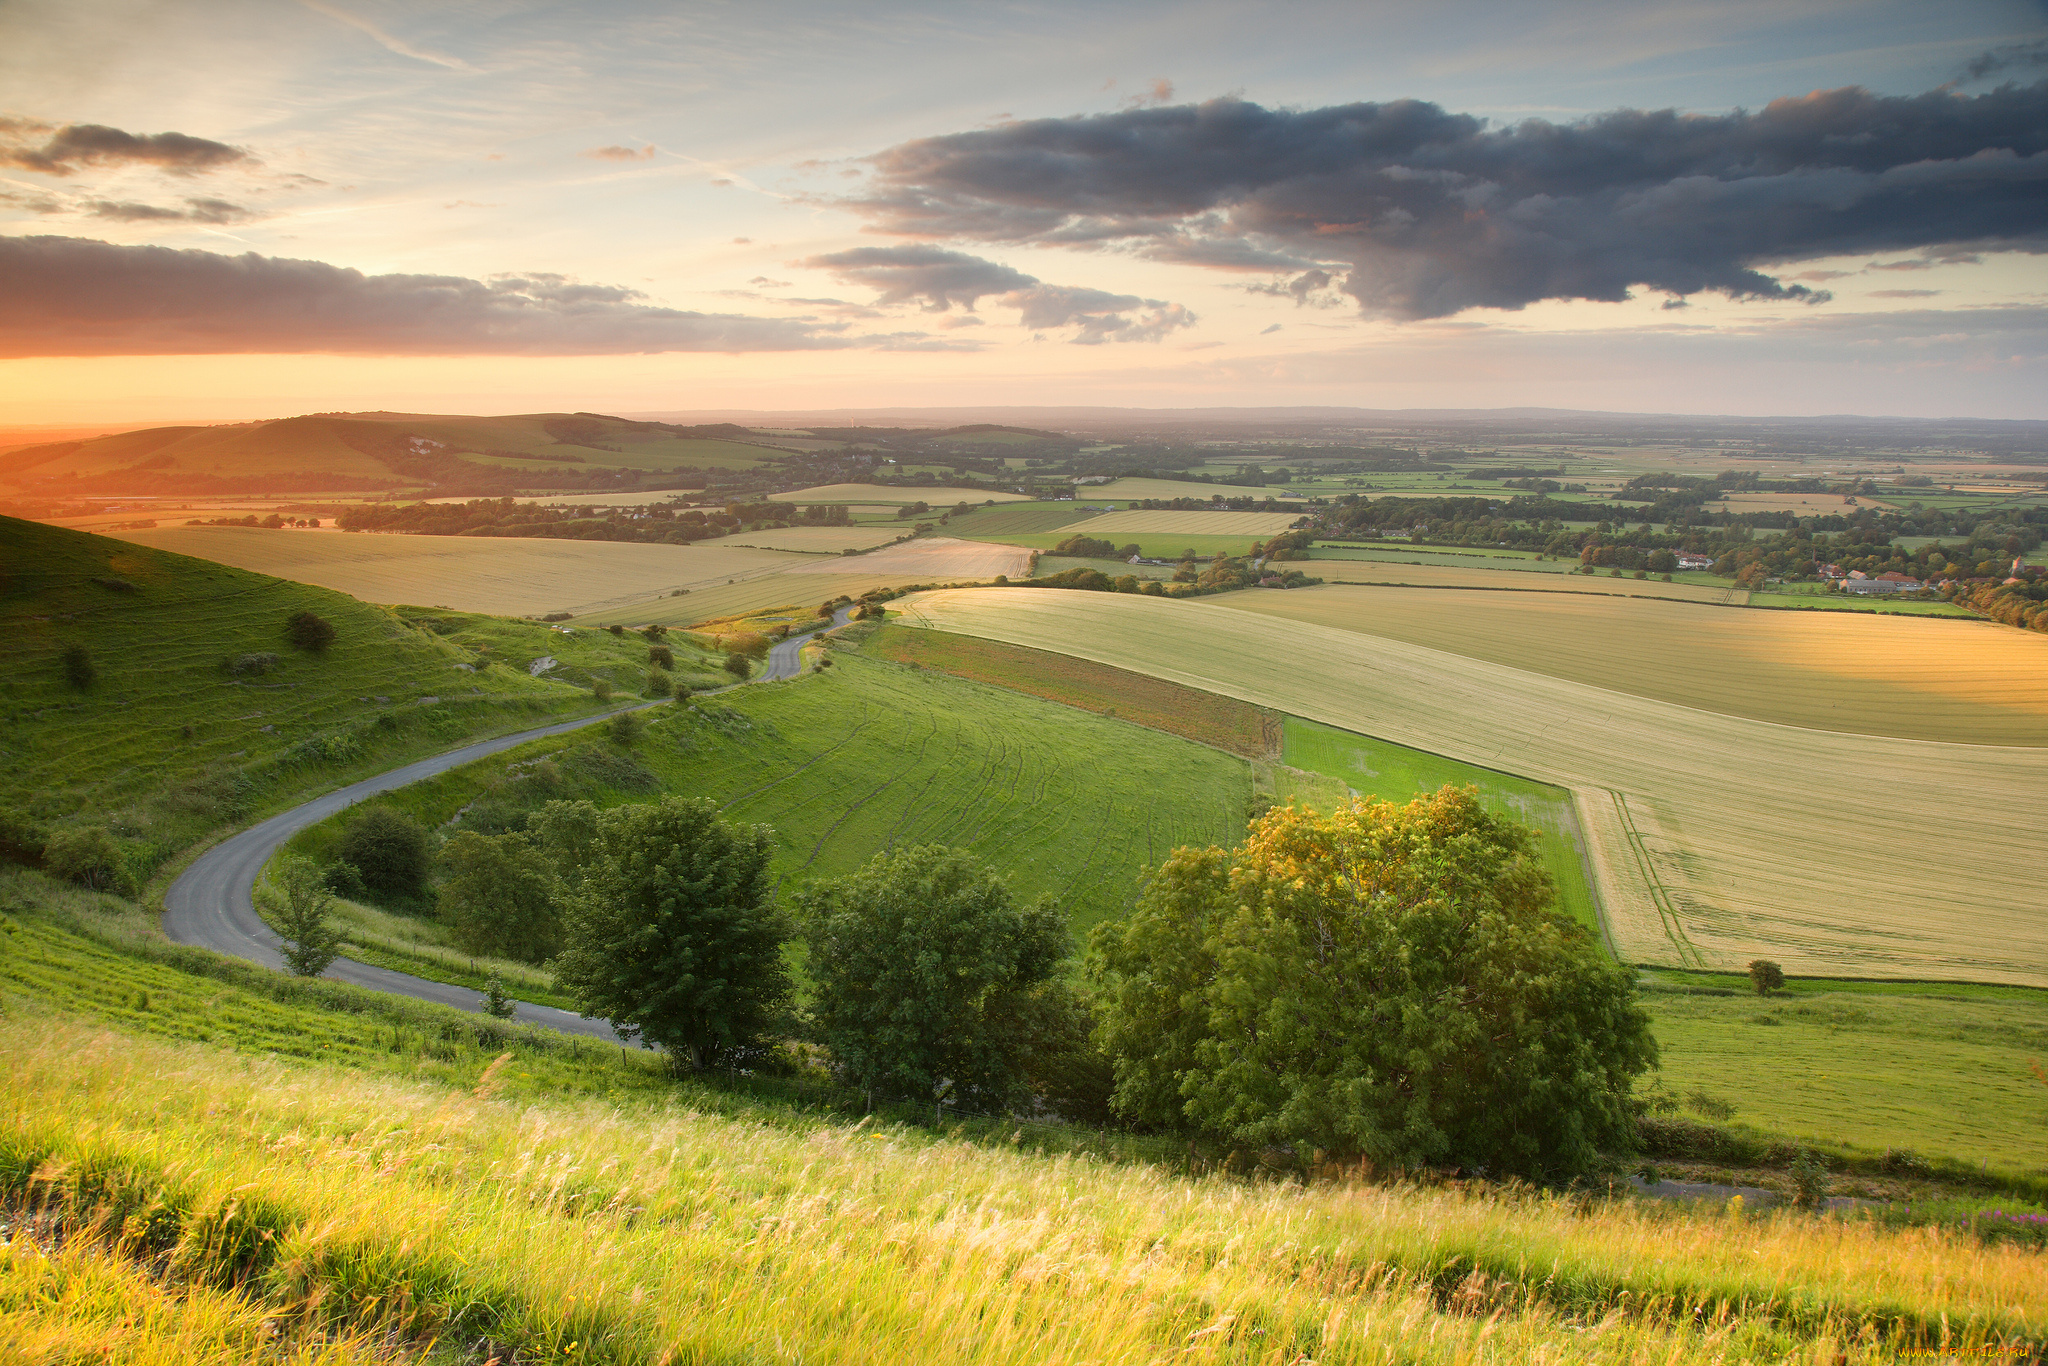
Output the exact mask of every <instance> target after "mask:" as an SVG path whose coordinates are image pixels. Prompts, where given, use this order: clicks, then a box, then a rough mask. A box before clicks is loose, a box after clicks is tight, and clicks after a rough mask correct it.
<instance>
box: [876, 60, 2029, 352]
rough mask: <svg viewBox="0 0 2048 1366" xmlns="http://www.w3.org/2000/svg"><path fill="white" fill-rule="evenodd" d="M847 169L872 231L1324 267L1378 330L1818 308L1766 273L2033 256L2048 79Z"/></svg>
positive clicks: (998, 149)
mask: <svg viewBox="0 0 2048 1366" xmlns="http://www.w3.org/2000/svg"><path fill="white" fill-rule="evenodd" d="M868 160H869V162H870V163H871V164H872V165H873V166H874V168H875V172H876V174H875V177H874V179H873V180H872V181H871V182H870V188H869V189H868V191H867V192H865V193H863V194H858V195H855V196H852V197H848V198H844V199H841V200H839V201H837V202H838V203H840V204H841V205H842V206H844V207H848V208H851V209H854V210H856V211H858V212H861V213H864V214H866V215H867V216H868V217H869V218H870V219H872V220H873V223H874V226H875V228H876V229H878V230H879V231H883V232H889V233H897V234H902V235H906V236H913V235H914V236H919V237H925V238H952V239H955V240H967V241H979V242H991V243H996V242H1000V243H1023V244H1032V245H1050V246H1068V247H1074V248H1080V249H1093V250H1103V249H1112V248H1114V249H1118V250H1124V251H1131V252H1136V253H1138V254H1141V255H1146V256H1150V257H1153V258H1155V259H1161V260H1171V261H1183V262H1188V263H1191V264H1197V265H1204V266H1209V267H1213V268H1217V269H1233V270H1242V269H1246V268H1248V266H1251V265H1252V264H1253V263H1254V262H1257V261H1260V260H1264V261H1265V262H1267V264H1266V265H1265V266H1264V267H1263V268H1264V269H1268V270H1288V269H1292V270H1297V271H1305V270H1307V269H1320V270H1325V271H1327V272H1329V273H1330V274H1332V275H1333V276H1339V277H1341V283H1340V284H1339V285H1338V287H1339V288H1341V290H1342V291H1343V292H1344V293H1345V294H1347V295H1349V296H1350V297H1351V299H1352V300H1353V301H1355V303H1356V304H1357V306H1358V307H1359V309H1360V311H1361V312H1364V313H1367V314H1374V315H1381V316H1387V317H1394V318H1438V317H1448V316H1451V315H1453V314H1456V313H1460V312H1463V311H1465V310H1467V309H1472V308H1500V309H1518V308H1522V307H1524V306H1526V305H1528V304H1531V303H1535V302H1537V301H1539V300H1543V299H1593V300H1609V301H1618V300H1622V299H1626V298H1628V297H1630V294H1631V291H1632V290H1634V289H1637V288H1649V289H1654V290H1658V291H1662V292H1665V293H1669V294H1673V295H1678V296H1681V297H1683V296H1685V295H1690V294H1696V293H1701V292H1714V293H1720V294H1725V295H1728V296H1729V297H1732V298H1738V299H1767V300H1776V301H1797V302H1818V301H1821V300H1822V299H1824V298H1825V297H1826V296H1825V295H1824V294H1820V293H1816V292H1815V291H1813V290H1812V289H1810V288H1808V287H1807V286H1804V285H1800V284H1788V283H1786V282H1785V281H1783V280H1781V279H1778V278H1775V277H1774V276H1773V274H1771V273H1770V272H1771V268H1773V267H1778V266H1783V265H1786V264H1790V263H1794V262H1799V261H1807V260H1815V259H1819V258H1823V257H1829V256H1844V255H1863V254H1870V253H1875V252H1890V251H1900V250H1915V249H1920V250H1926V249H1930V248H1934V249H1947V250H1950V251H1957V250H1993V249H1998V250H2018V251H2027V252H2041V251H2048V217H2044V216H2043V215H2042V214H2041V212H2040V205H2041V202H2042V196H2043V193H2044V190H2048V82H2044V83H2041V84H2037V85H2034V86H2031V87H2026V88H2018V87H2011V86H2007V87H2002V88H2000V89H1997V90H1993V91H1990V92H1988V93H1986V94H1982V95H1977V96H1960V95H1956V94H1953V93H1949V92H1944V91H1934V92H1930V93H1927V94H1924V95H1917V96H1899V97H1892V96H1879V95H1874V94H1871V93H1870V92H1868V91H1866V90H1863V89H1860V88H1855V87H1850V88H1846V89H1840V90H1830V91H1819V92H1816V93H1814V94H1811V95H1806V96H1802V97H1798V98H1788V99H1781V100H1776V101H1773V102H1772V103H1771V104H1769V105H1768V106H1766V107H1765V108H1763V109H1761V110H1758V111H1755V112H1749V111H1738V112H1735V113H1732V114H1723V115H1689V114H1683V113H1680V112H1679V111H1677V110H1670V109H1667V110H1648V111H1645V110H1634V109H1623V110H1617V111H1614V112H1610V113H1605V114H1600V115H1597V116H1593V117H1590V118H1587V119H1583V120H1580V121H1578V122H1575V123H1563V124H1560V123H1550V122H1546V121H1544V120H1540V119H1536V120H1529V121H1526V122H1522V123H1517V124H1513V125H1510V126H1505V127H1494V126H1491V125H1489V124H1488V123H1487V122H1486V121H1485V120H1482V119H1479V118H1475V117H1473V116H1470V115H1466V114H1455V113H1451V112H1448V111H1446V110H1444V109H1442V108H1441V107H1439V106H1437V105H1434V104H1429V103H1426V102H1423V101H1417V100H1401V101H1395V102H1392V103H1387V104H1353V105H1344V106H1338V107H1331V108H1321V109H1306V110H1289V109H1266V108H1263V107H1261V106H1259V105H1256V104H1251V103H1249V102H1246V101H1244V100H1238V99H1219V100H1211V101H1209V102H1207V103H1205V104H1200V105H1182V106H1175V107H1171V108H1159V109H1134V110H1127V111H1123V112H1118V113H1113V114H1101V115H1094V116H1088V117H1080V116H1076V117H1070V118H1050V119H1034V120H1027V121H1023V122H1015V123H1007V124H1003V125H1000V126H996V127H992V128H983V129H978V130H975V131H971V132H963V133H953V134H947V135H944V136H939V137H931V138H924V139H919V140H917V141H913V142H906V143H902V144H900V145H898V146H895V147H892V148H889V149H887V150H885V151H883V152H881V153H878V154H877V155H875V156H873V157H871V158H869V159H868Z"/></svg>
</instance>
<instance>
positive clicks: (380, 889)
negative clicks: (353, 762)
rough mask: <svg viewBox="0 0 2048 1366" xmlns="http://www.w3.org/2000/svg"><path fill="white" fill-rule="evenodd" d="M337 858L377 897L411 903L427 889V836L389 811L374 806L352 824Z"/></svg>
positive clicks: (416, 825)
mask: <svg viewBox="0 0 2048 1366" xmlns="http://www.w3.org/2000/svg"><path fill="white" fill-rule="evenodd" d="M334 854H335V857H336V858H337V859H340V860H342V861H344V862H347V863H353V864H354V865H355V866H356V869H357V871H358V872H359V873H360V874H361V875H362V879H363V886H364V888H365V889H366V890H367V891H369V892H370V893H372V894H374V895H376V896H380V897H383V898H385V899H387V900H410V899H412V898H415V897H418V896H420V895H422V894H423V893H424V892H425V891H426V889H427V872H428V869H429V867H430V866H431V860H430V858H429V856H428V851H427V832H426V831H425V830H423V829H422V828H421V827H420V823H419V822H418V821H416V820H414V819H413V818H412V817H410V816H407V815H403V814H401V813H399V812H397V811H393V810H392V809H391V808H389V807H385V806H373V807H371V808H370V809H369V810H367V811H365V812H363V813H362V814H361V815H359V816H357V817H356V818H355V819H354V820H352V821H350V822H349V823H348V828H347V829H346V830H344V831H342V835H341V840H340V841H339V842H338V843H337V844H336V845H335V847H334Z"/></svg>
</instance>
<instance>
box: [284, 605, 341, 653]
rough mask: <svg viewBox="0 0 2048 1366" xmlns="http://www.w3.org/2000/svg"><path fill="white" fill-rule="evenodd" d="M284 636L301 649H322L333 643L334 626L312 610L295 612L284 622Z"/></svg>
mask: <svg viewBox="0 0 2048 1366" xmlns="http://www.w3.org/2000/svg"><path fill="white" fill-rule="evenodd" d="M284 633H285V638H286V639H288V640H290V641H291V643H292V644H293V646H295V647H296V648H298V649H301V650H324V649H326V648H327V647H328V646H329V645H332V644H333V643H334V626H333V623H331V622H329V621H328V620H327V619H326V618H325V617H319V616H315V615H314V614H313V613H312V612H310V611H306V612H295V613H293V614H292V617H291V619H290V620H289V621H287V622H285V624H284Z"/></svg>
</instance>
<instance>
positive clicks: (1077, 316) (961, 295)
mask: <svg viewBox="0 0 2048 1366" xmlns="http://www.w3.org/2000/svg"><path fill="white" fill-rule="evenodd" d="M802 264H804V265H806V266H810V267H813V268H815V269H819V270H829V271H831V272H832V273H833V274H834V275H836V276H838V277H839V278H840V279H842V280H845V281H846V282H847V283H849V284H855V285H861V286H863V287H865V288H868V289H872V290H874V291H876V294H877V297H876V299H875V302H876V303H877V304H879V305H883V306H887V305H890V304H904V303H911V302H916V303H917V304H918V306H919V307H921V308H922V309H923V310H924V311H925V312H927V313H944V312H948V311H950V310H951V309H952V308H953V306H954V305H956V304H957V305H959V306H960V307H961V308H963V309H966V310H967V311H968V312H970V313H971V312H973V311H974V308H975V305H976V304H978V303H979V302H980V301H981V300H983V299H985V298H993V299H994V300H995V301H996V303H998V304H1000V305H1002V306H1004V307H1006V308H1014V309H1017V310H1018V315H1019V316H1018V319H1017V321H1018V322H1019V323H1020V324H1021V325H1022V326H1025V327H1030V328H1036V329H1040V330H1045V329H1050V328H1062V327H1071V328H1073V329H1075V334H1074V337H1073V340H1074V341H1076V342H1079V343H1081V344H1083V345H1095V344H1097V343H1100V342H1108V341H1158V340H1159V339H1160V338H1162V337H1164V336H1166V335H1167V334H1168V333H1170V332H1172V331H1174V330H1175V329H1176V328H1182V327H1191V326H1193V325H1194V323H1195V315H1194V314H1192V313H1190V312H1189V311H1188V310H1187V309H1185V308H1183V307H1182V306H1181V305H1179V304H1172V303H1167V302H1166V301H1165V300H1163V299H1143V298H1139V297H1138V296H1137V295H1135V294H1111V293H1108V292H1106V291H1104V290H1100V289H1083V288H1074V287H1071V286H1067V285H1049V284H1046V283H1045V282H1043V281H1042V280H1040V279H1038V278H1037V277H1036V276H1033V275H1026V274H1025V273H1024V272H1023V271H1021V270H1014V269H1012V268H1011V267H1009V266H1005V265H1001V264H998V263H997V262H994V261H985V260H983V259H982V258H981V257H979V256H969V255H968V254H967V253H965V252H959V251H947V250H945V249H944V248H941V247H931V246H902V247H855V248H854V249H852V250H851V251H837V252H833V253H831V254H830V255H827V256H813V257H812V258H810V259H809V260H807V261H805V262H803V263H802Z"/></svg>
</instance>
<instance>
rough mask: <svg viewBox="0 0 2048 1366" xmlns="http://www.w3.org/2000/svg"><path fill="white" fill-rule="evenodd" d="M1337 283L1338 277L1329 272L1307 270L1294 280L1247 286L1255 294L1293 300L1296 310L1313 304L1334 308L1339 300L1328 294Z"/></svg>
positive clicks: (1319, 306) (1318, 306)
mask: <svg viewBox="0 0 2048 1366" xmlns="http://www.w3.org/2000/svg"><path fill="white" fill-rule="evenodd" d="M1336 283H1337V277H1336V276H1334V275H1332V274H1330V272H1329V271H1327V270H1305V271H1303V272H1302V273H1301V274H1299V275H1297V276H1295V277H1294V278H1293V279H1292V280H1273V281H1269V282H1267V283H1265V284H1256V285H1246V286H1245V289H1246V290H1248V291H1249V292H1251V293H1253V294H1271V295H1273V296H1274V297H1275V298H1279V299H1292V300H1294V306H1295V307H1296V308H1300V307H1302V306H1303V305H1304V304H1313V305H1315V306H1316V307H1317V308H1332V307H1335V306H1336V304H1337V302H1338V301H1337V300H1336V299H1335V298H1333V297H1331V295H1330V294H1329V293H1328V292H1327V291H1329V290H1330V288H1331V286H1333V285H1335V284H1336Z"/></svg>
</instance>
